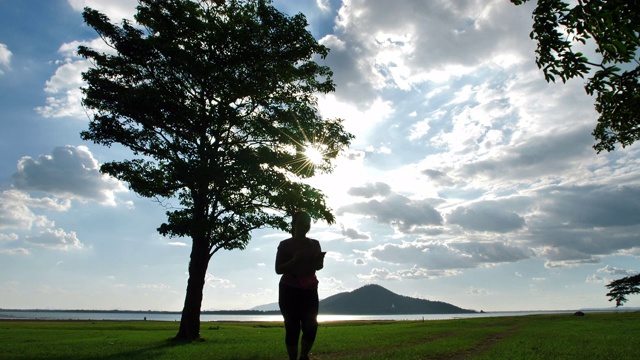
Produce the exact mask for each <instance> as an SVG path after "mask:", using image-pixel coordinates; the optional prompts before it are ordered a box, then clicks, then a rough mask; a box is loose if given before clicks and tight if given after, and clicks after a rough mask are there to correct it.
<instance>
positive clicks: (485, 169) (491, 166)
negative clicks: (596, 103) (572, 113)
mask: <svg viewBox="0 0 640 360" xmlns="http://www.w3.org/2000/svg"><path fill="white" fill-rule="evenodd" d="M590 133H591V129H590V128H589V127H587V126H577V127H576V128H575V129H572V130H571V131H569V132H556V133H551V134H546V135H540V136H534V137H531V138H529V139H527V141H526V142H523V143H521V144H517V145H515V146H510V147H508V148H505V149H504V151H503V154H502V155H501V156H499V157H494V158H491V159H487V160H481V161H477V162H471V163H468V164H465V165H464V166H463V167H462V168H461V170H460V172H461V176H462V177H465V178H468V177H473V176H477V175H484V176H487V177H489V178H509V179H523V178H526V179H528V178H535V177H539V176H543V175H547V174H559V173H562V172H563V171H564V170H566V168H567V165H568V164H570V163H571V162H573V161H584V158H585V156H586V157H589V156H595V152H594V151H593V149H592V148H591V145H592V144H593V139H592V137H591V136H590V135H589V134H590Z"/></svg>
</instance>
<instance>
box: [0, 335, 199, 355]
mask: <svg viewBox="0 0 640 360" xmlns="http://www.w3.org/2000/svg"><path fill="white" fill-rule="evenodd" d="M203 343H206V339H203V338H200V339H196V340H179V339H175V338H169V339H166V340H161V341H159V342H157V343H156V344H155V345H149V346H146V347H140V348H138V349H130V350H123V351H122V352H113V353H110V354H104V355H97V354H91V355H78V356H72V357H70V356H69V355H64V356H51V357H48V359H50V360H69V359H71V360H89V359H105V360H117V359H122V360H124V359H127V360H129V359H156V358H165V359H168V358H170V357H171V354H170V353H168V350H170V349H174V348H178V347H184V346H188V345H194V344H203ZM0 358H1V356H0ZM185 358H190V357H189V356H188V355H187V354H186V353H185Z"/></svg>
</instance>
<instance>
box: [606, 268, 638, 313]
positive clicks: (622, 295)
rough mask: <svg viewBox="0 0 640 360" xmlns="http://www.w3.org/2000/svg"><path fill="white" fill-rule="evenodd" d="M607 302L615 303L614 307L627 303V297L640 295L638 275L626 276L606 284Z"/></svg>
mask: <svg viewBox="0 0 640 360" xmlns="http://www.w3.org/2000/svg"><path fill="white" fill-rule="evenodd" d="M607 289H610V291H609V292H608V293H607V296H608V297H609V301H615V302H616V307H618V306H622V305H624V303H626V302H627V301H628V299H627V295H632V294H640V274H638V275H633V276H627V277H624V278H622V279H618V280H614V281H612V282H611V283H609V284H607Z"/></svg>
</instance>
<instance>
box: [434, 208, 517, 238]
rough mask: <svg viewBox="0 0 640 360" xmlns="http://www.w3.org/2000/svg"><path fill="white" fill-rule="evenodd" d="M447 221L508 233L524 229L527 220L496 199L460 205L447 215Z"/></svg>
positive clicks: (465, 227)
mask: <svg viewBox="0 0 640 360" xmlns="http://www.w3.org/2000/svg"><path fill="white" fill-rule="evenodd" d="M446 218H447V222H448V223H450V224H456V225H460V226H461V227H462V228H464V229H467V230H474V231H490V232H497V233H506V232H510V231H516V230H519V229H522V228H523V227H524V225H525V220H524V218H523V217H522V216H520V215H518V214H516V213H515V212H513V211H509V210H506V209H504V208H503V205H502V204H500V203H498V202H495V201H484V202H481V203H476V204H473V205H471V206H469V207H462V206H461V207H458V208H456V209H455V210H454V211H453V212H451V213H450V214H448V215H447V217H446Z"/></svg>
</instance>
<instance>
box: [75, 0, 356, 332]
mask: <svg viewBox="0 0 640 360" xmlns="http://www.w3.org/2000/svg"><path fill="white" fill-rule="evenodd" d="M83 17H84V20H85V22H86V23H87V24H88V25H89V26H90V27H92V28H93V29H95V31H96V32H97V33H98V34H99V35H100V36H101V37H102V39H103V40H104V41H105V42H106V44H107V45H108V46H109V47H110V49H111V50H110V51H108V52H100V51H97V50H94V49H91V48H89V47H86V46H80V47H79V49H78V53H79V54H80V55H81V56H83V57H84V58H87V59H89V60H90V61H91V62H92V64H93V66H92V67H91V68H90V69H89V70H87V71H86V72H85V73H84V74H83V79H84V80H85V81H86V84H87V85H86V87H84V88H83V93H84V99H83V105H84V106H85V107H86V108H87V110H88V111H89V112H90V113H91V114H92V119H91V121H90V123H89V127H88V130H86V131H83V132H82V134H81V136H82V138H83V139H84V140H91V141H93V142H95V143H97V144H101V145H105V146H111V145H112V144H116V143H117V144H121V145H123V146H125V147H127V148H129V149H131V150H132V152H133V155H134V158H133V159H128V160H121V161H112V162H108V163H105V164H103V165H102V167H101V171H102V172H104V173H106V174H109V175H111V176H114V177H116V178H118V179H120V180H122V181H125V182H127V183H128V184H129V186H130V188H131V189H132V190H133V191H135V192H136V193H138V194H140V195H142V196H144V197H149V198H156V199H167V200H166V201H169V202H177V203H178V204H179V205H176V206H175V207H173V208H168V211H167V212H166V215H167V220H166V222H165V223H163V224H162V225H160V227H159V228H158V231H159V232H160V233H161V234H163V235H166V236H170V237H190V238H191V239H192V250H191V256H190V262H189V281H188V284H187V294H186V298H185V305H184V308H183V313H182V320H181V326H180V331H179V333H178V336H177V337H178V338H182V339H194V338H197V337H199V315H200V306H201V302H202V289H203V286H204V281H205V275H206V269H207V266H208V262H209V260H210V258H211V256H212V255H213V254H215V253H216V252H217V251H218V250H220V249H226V250H231V249H243V248H245V246H246V245H247V243H248V242H249V240H250V238H251V232H252V231H253V230H255V229H258V228H262V227H273V228H277V229H281V230H283V231H287V230H288V225H287V221H286V217H287V216H288V215H291V214H292V213H293V212H295V211H298V210H304V211H307V212H308V213H310V214H311V215H312V216H313V217H314V218H316V219H324V220H326V221H327V222H329V223H332V222H333V221H334V218H333V215H332V213H331V210H330V209H329V208H328V207H327V205H326V199H325V196H324V195H323V193H322V192H321V191H319V190H318V189H315V188H313V187H311V186H309V185H307V184H305V183H304V181H303V180H304V178H307V177H310V176H313V175H314V174H315V173H316V171H331V169H332V160H333V159H335V158H336V157H337V156H338V154H339V153H340V152H341V151H342V150H343V149H345V148H346V146H348V145H349V143H350V141H351V139H352V138H353V136H352V135H351V134H349V133H348V132H346V131H345V130H344V128H343V126H342V120H341V119H324V118H322V117H321V116H320V115H319V113H318V109H317V97H316V95H317V94H318V93H328V92H331V91H334V83H333V81H332V78H331V77H332V72H331V70H330V69H329V68H328V67H326V66H322V65H320V64H318V63H317V62H316V61H317V60H319V59H322V58H324V57H326V56H327V54H328V52H329V49H328V48H326V47H325V46H323V45H320V44H318V42H317V41H316V40H315V39H314V38H313V36H312V35H311V34H310V33H309V32H308V31H307V30H306V27H307V21H306V19H305V17H304V16H303V15H302V14H298V15H295V16H288V15H286V14H283V13H281V12H280V11H278V10H277V9H275V8H274V7H273V6H272V5H271V2H270V1H269V0H227V1H220V0H217V1H214V0H198V1H195V0H139V5H138V7H137V14H136V15H135V23H132V22H130V21H128V20H123V21H122V23H121V24H120V25H117V24H113V23H111V21H110V19H108V18H107V17H106V16H105V15H103V14H101V13H100V12H98V11H96V10H93V9H91V8H85V10H84V12H83ZM312 150H313V151H314V152H315V153H316V154H318V153H319V154H320V155H321V158H320V159H314V160H313V162H312V160H311V155H309V156H307V155H305V151H307V154H309V152H310V151H312Z"/></svg>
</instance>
